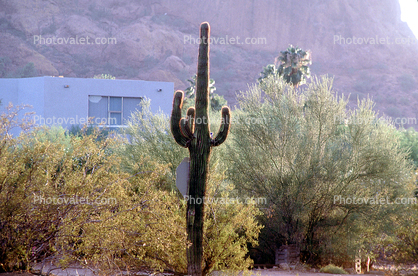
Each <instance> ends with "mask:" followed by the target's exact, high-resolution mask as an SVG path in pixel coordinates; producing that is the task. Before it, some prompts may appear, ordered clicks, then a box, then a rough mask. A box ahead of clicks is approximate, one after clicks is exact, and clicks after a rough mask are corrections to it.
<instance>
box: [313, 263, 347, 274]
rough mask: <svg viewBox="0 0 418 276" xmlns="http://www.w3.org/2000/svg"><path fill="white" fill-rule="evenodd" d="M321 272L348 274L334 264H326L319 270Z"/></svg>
mask: <svg viewBox="0 0 418 276" xmlns="http://www.w3.org/2000/svg"><path fill="white" fill-rule="evenodd" d="M319 272H322V273H331V274H348V273H347V271H345V270H344V269H342V268H341V267H338V266H335V265H333V264H329V265H327V266H324V267H323V268H321V269H320V270H319Z"/></svg>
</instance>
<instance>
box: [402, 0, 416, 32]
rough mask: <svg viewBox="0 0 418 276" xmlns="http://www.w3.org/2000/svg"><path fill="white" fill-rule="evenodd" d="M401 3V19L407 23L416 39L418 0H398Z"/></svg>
mask: <svg viewBox="0 0 418 276" xmlns="http://www.w3.org/2000/svg"><path fill="white" fill-rule="evenodd" d="M399 4H400V5H401V13H402V14H401V20H402V21H405V22H407V23H408V25H409V28H411V30H412V32H413V33H414V34H415V37H416V38H417V39H418V1H417V0H399Z"/></svg>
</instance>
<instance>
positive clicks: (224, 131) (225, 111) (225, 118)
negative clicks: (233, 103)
mask: <svg viewBox="0 0 418 276" xmlns="http://www.w3.org/2000/svg"><path fill="white" fill-rule="evenodd" d="M230 126H231V112H230V111H229V108H228V107H227V106H224V107H222V122H221V126H220V127H219V131H218V134H216V137H215V139H212V140H211V144H212V146H214V147H216V146H219V145H220V144H222V143H223V142H224V141H225V140H226V137H227V136H228V133H229V128H230Z"/></svg>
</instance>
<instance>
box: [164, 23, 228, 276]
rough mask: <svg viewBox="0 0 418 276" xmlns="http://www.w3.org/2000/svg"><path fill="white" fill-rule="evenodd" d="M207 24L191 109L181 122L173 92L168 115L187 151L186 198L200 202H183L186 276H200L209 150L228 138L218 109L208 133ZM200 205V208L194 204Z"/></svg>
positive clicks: (178, 95)
mask: <svg viewBox="0 0 418 276" xmlns="http://www.w3.org/2000/svg"><path fill="white" fill-rule="evenodd" d="M209 35H210V27H209V23H207V22H204V23H202V24H201V26H200V41H201V42H200V45H199V56H198V67H197V80H196V100H195V108H194V107H190V108H189V109H188V110H187V117H186V118H181V108H182V105H183V98H184V93H183V91H176V93H175V95H174V100H173V111H172V113H171V132H172V134H173V136H174V139H175V140H176V142H177V143H178V144H179V145H180V146H182V147H185V148H188V149H189V153H190V173H189V185H188V186H189V188H188V195H189V197H190V198H195V199H200V200H196V201H194V202H193V201H191V200H188V202H187V214H186V217H187V240H188V242H190V243H191V246H190V247H188V249H187V262H188V264H187V271H188V274H189V275H202V257H203V246H202V241H203V221H204V204H203V198H204V196H205V192H206V191H205V190H206V182H207V175H208V172H209V159H210V152H211V148H212V147H215V146H219V145H220V144H222V143H223V142H224V141H225V140H226V137H227V136H228V132H229V127H230V111H229V108H228V107H227V106H224V107H223V108H222V123H221V126H220V129H219V132H218V134H217V135H216V136H215V138H212V136H211V133H210V129H209V116H208V113H209V79H210V78H209V43H208V41H209ZM198 203H201V204H198Z"/></svg>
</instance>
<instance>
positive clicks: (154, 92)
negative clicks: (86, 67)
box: [0, 77, 174, 128]
mask: <svg viewBox="0 0 418 276" xmlns="http://www.w3.org/2000/svg"><path fill="white" fill-rule="evenodd" d="M173 93H174V83H172V82H156V81H140V80H109V79H88V78H61V77H35V78H18V79H0V99H1V104H2V107H3V108H1V107H0V110H1V109H4V107H5V106H7V105H8V104H9V102H12V103H13V105H21V104H29V105H31V106H33V109H31V110H30V111H34V112H35V115H33V120H34V122H35V123H36V124H38V125H54V124H55V125H62V126H63V127H65V128H69V127H70V126H71V125H83V124H85V123H87V120H88V118H90V117H94V119H93V123H95V124H100V123H102V124H104V125H106V126H112V127H120V126H122V125H124V124H125V122H126V120H127V119H128V118H129V117H130V114H131V112H133V111H134V110H135V109H136V108H137V106H138V104H139V103H140V101H141V100H143V99H144V98H147V99H150V100H151V103H150V104H151V106H150V107H151V111H152V112H154V113H155V112H157V111H158V110H159V109H161V110H162V111H163V112H164V113H166V114H167V115H168V114H170V113H171V108H172V102H173Z"/></svg>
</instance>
